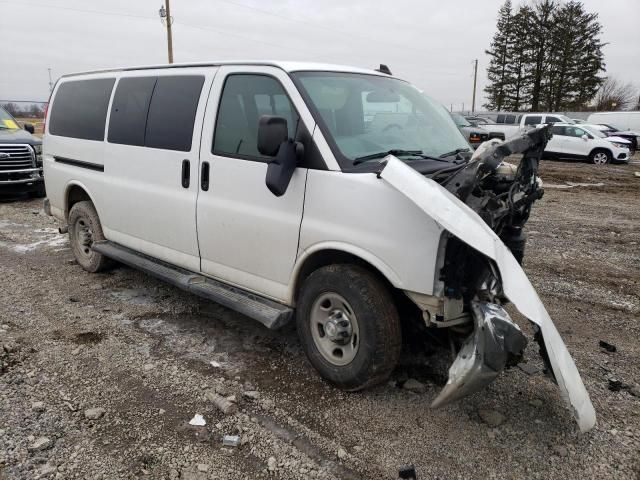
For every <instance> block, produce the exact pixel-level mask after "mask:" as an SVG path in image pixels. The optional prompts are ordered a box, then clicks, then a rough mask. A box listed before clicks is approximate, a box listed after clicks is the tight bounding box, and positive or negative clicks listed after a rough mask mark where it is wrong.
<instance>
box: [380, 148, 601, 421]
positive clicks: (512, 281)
mask: <svg viewBox="0 0 640 480" xmlns="http://www.w3.org/2000/svg"><path fill="white" fill-rule="evenodd" d="M387 158H388V163H387V166H386V167H385V168H384V170H383V171H382V173H381V177H382V178H383V179H384V180H386V181H387V182H389V184H390V185H392V186H393V187H394V188H396V189H397V190H398V191H399V192H402V193H403V194H404V195H406V196H407V198H409V199H411V200H412V201H413V202H414V203H415V204H416V205H417V206H418V207H419V208H420V209H422V210H423V211H424V212H425V213H426V214H427V215H428V216H430V217H431V218H433V219H434V220H435V221H437V222H438V223H439V224H440V225H441V226H442V228H444V229H446V230H447V231H449V232H450V233H452V234H453V235H455V236H456V237H458V238H459V239H460V240H462V241H463V242H465V243H467V244H469V245H470V246H472V247H473V248H475V249H476V250H478V251H479V252H481V253H483V254H484V255H486V256H487V257H489V258H491V259H492V260H494V261H495V262H496V264H497V266H498V269H499V271H500V276H501V279H502V287H503V290H504V293H505V295H506V296H507V298H508V299H509V300H511V302H513V304H514V305H515V306H516V308H517V309H518V310H519V311H520V313H522V314H523V315H524V316H525V317H527V318H528V319H529V320H531V321H532V322H533V323H535V324H536V325H538V326H539V327H540V330H541V331H542V336H543V338H544V342H545V346H546V349H547V353H548V355H549V360H550V362H551V366H552V368H553V373H554V375H555V377H556V379H557V381H558V387H559V388H560V393H561V394H562V396H563V397H564V398H565V400H566V401H567V403H568V405H569V408H570V409H571V410H572V412H573V414H574V415H575V417H576V420H577V421H578V425H579V427H580V430H582V431H587V430H590V429H591V428H593V427H594V426H595V423H596V415H595V410H594V408H593V405H592V404H591V399H590V398H589V394H588V392H587V390H586V389H585V387H584V384H583V383H582V379H581V378H580V373H579V372H578V369H577V368H576V365H575V363H574V362H573V359H572V358H571V355H570V354H569V351H568V350H567V347H566V345H565V344H564V342H563V341H562V338H561V337H560V334H559V333H558V330H557V329H556V327H555V325H554V324H553V321H552V320H551V317H550V316H549V314H548V313H547V310H546V309H545V308H544V305H543V304H542V301H540V298H539V297H538V294H537V293H536V291H535V289H534V288H533V286H532V285H531V282H530V281H529V279H528V278H527V276H526V274H525V273H524V271H523V270H522V267H520V265H519V264H518V262H517V260H516V259H515V258H514V257H513V255H512V254H511V251H510V250H509V249H508V248H507V247H506V246H505V245H504V243H502V241H501V240H500V238H499V237H498V236H497V235H496V234H495V232H494V231H493V230H491V228H489V226H488V225H487V224H486V223H485V222H484V221H483V220H482V219H481V218H480V217H479V216H478V215H477V214H476V213H475V212H474V211H473V210H471V209H470V208H469V207H468V206H467V205H465V204H464V203H462V202H461V201H460V200H459V199H458V198H456V197H455V196H454V195H452V194H451V193H449V192H448V191H447V190H445V189H444V188H442V187H441V186H440V185H438V184H437V183H436V182H434V181H432V180H430V179H428V178H425V177H424V176H422V175H420V174H419V173H418V172H416V171H415V170H413V169H412V168H410V167H408V166H407V165H405V164H404V163H403V162H401V161H400V160H398V159H397V158H395V157H387Z"/></svg>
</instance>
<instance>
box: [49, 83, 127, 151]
mask: <svg viewBox="0 0 640 480" xmlns="http://www.w3.org/2000/svg"><path fill="white" fill-rule="evenodd" d="M114 82H115V79H114V78H96V79H91V80H77V81H72V82H64V83H63V84H61V85H60V87H58V90H57V91H56V96H55V98H54V100H53V105H52V106H51V116H50V119H49V133H51V134H52V135H60V136H62V137H71V138H80V139H83V140H100V141H102V140H104V127H105V124H106V122H107V108H108V106H109V99H110V98H111V90H112V89H113V84H114Z"/></svg>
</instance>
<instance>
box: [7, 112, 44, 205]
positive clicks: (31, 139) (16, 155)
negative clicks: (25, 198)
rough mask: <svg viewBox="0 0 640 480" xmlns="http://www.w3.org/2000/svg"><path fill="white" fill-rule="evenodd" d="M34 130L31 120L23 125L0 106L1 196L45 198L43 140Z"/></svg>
mask: <svg viewBox="0 0 640 480" xmlns="http://www.w3.org/2000/svg"><path fill="white" fill-rule="evenodd" d="M33 131H34V129H33V125H30V124H28V123H27V124H25V125H24V126H23V128H21V127H20V125H19V124H18V122H17V121H16V119H15V118H13V117H12V116H11V115H10V114H9V112H7V111H6V110H4V109H3V108H2V107H0V195H3V194H11V195H13V194H16V193H26V194H28V195H29V196H32V197H44V195H45V189H44V178H43V176H42V141H41V140H40V139H39V138H37V137H35V136H34V135H32V134H33Z"/></svg>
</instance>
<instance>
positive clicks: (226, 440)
mask: <svg viewBox="0 0 640 480" xmlns="http://www.w3.org/2000/svg"><path fill="white" fill-rule="evenodd" d="M222 445H224V446H225V447H237V446H238V445H240V435H225V436H224V437H222Z"/></svg>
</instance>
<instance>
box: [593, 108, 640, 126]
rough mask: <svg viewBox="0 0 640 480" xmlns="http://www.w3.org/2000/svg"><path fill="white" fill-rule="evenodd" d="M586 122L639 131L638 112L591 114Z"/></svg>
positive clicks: (639, 116)
mask: <svg viewBox="0 0 640 480" xmlns="http://www.w3.org/2000/svg"><path fill="white" fill-rule="evenodd" d="M587 122H588V123H607V124H613V125H615V126H616V127H618V128H620V129H621V130H640V112H600V113H592V114H591V115H589V118H588V119H587Z"/></svg>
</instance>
